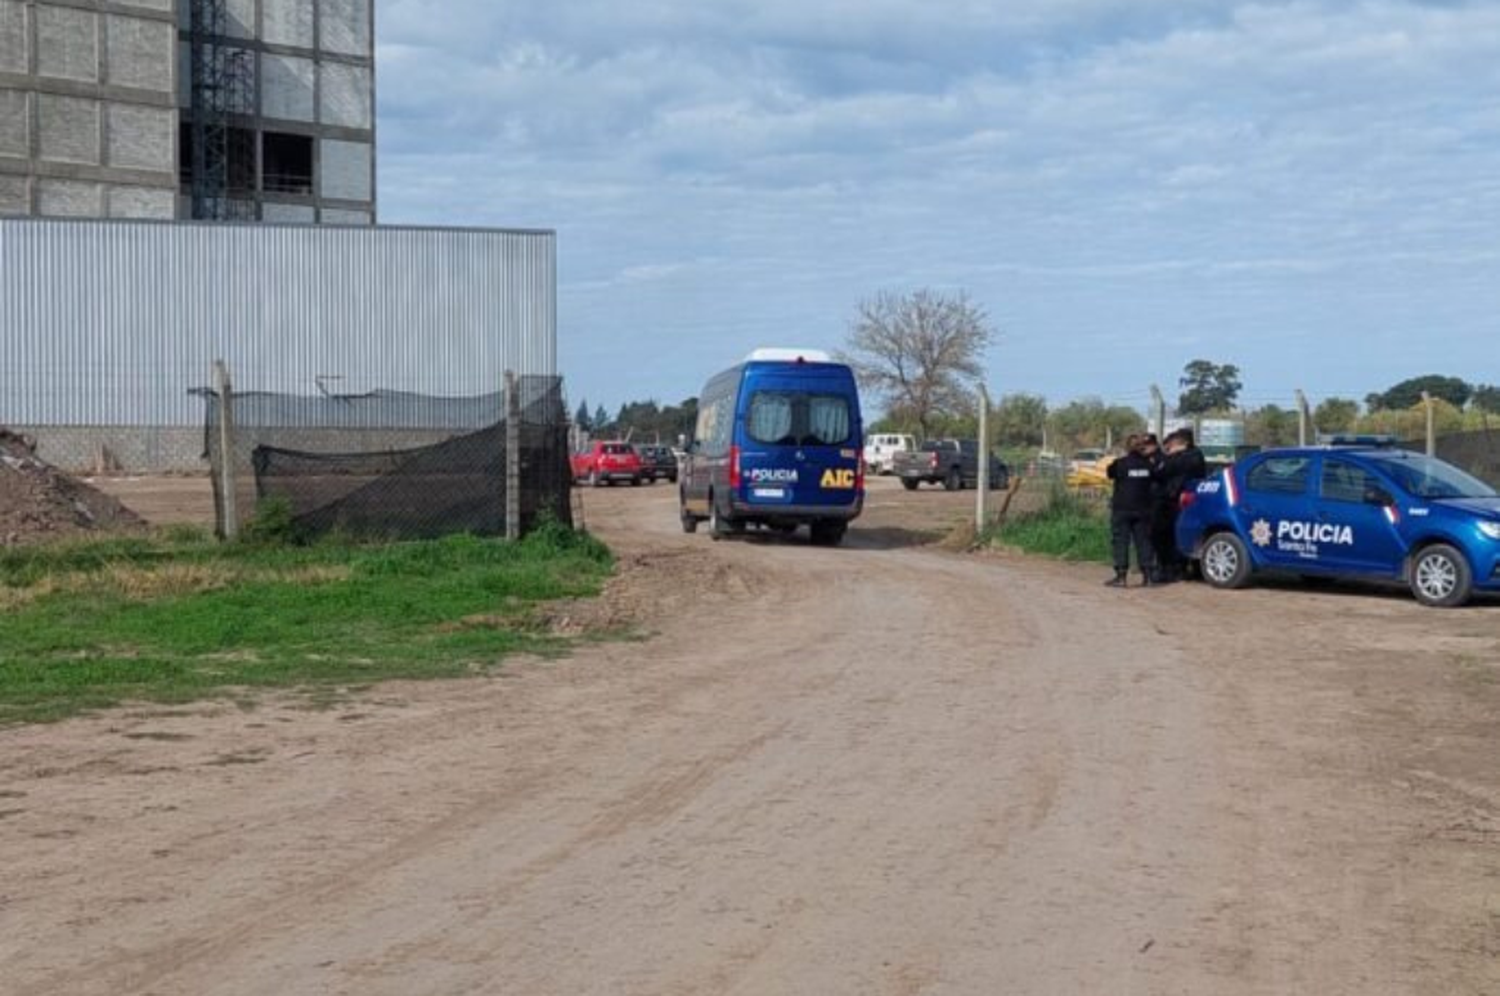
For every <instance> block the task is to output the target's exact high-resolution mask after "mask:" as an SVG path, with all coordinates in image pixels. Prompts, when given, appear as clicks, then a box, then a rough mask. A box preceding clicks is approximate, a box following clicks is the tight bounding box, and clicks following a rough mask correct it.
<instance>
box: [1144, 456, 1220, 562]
mask: <svg viewBox="0 0 1500 996" xmlns="http://www.w3.org/2000/svg"><path fill="white" fill-rule="evenodd" d="M1158 474H1159V485H1158V491H1157V503H1156V510H1155V514H1154V515H1153V516H1152V522H1151V540H1152V545H1153V546H1154V547H1155V548H1156V566H1157V571H1158V574H1157V580H1158V581H1162V582H1168V581H1181V580H1182V577H1183V573H1184V571H1185V570H1186V568H1187V561H1186V559H1184V558H1183V556H1182V553H1181V552H1180V551H1179V550H1178V549H1177V514H1178V512H1179V511H1180V506H1179V504H1178V499H1179V498H1180V497H1181V495H1182V490H1183V488H1184V487H1186V486H1187V484H1188V482H1189V481H1200V480H1202V479H1203V478H1205V477H1207V476H1208V462H1207V461H1206V460H1205V459H1204V458H1203V451H1202V450H1200V449H1198V447H1197V445H1196V444H1195V442H1194V439H1193V430H1192V429H1178V430H1177V431H1176V432H1173V433H1172V434H1171V435H1169V436H1167V439H1166V455H1165V457H1163V459H1162V463H1161V469H1160V471H1159V472H1158Z"/></svg>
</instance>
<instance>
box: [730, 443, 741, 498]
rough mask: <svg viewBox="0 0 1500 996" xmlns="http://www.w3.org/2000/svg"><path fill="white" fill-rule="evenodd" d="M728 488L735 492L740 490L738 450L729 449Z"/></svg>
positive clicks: (737, 448) (736, 448) (735, 447)
mask: <svg viewBox="0 0 1500 996" xmlns="http://www.w3.org/2000/svg"><path fill="white" fill-rule="evenodd" d="M729 487H730V488H731V489H733V490H735V491H738V490H739V489H740V448H739V447H738V446H731V447H729Z"/></svg>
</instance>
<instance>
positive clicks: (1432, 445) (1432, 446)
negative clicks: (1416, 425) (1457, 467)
mask: <svg viewBox="0 0 1500 996" xmlns="http://www.w3.org/2000/svg"><path fill="white" fill-rule="evenodd" d="M1422 407H1423V408H1424V409H1426V411H1427V455H1428V456H1437V409H1436V406H1435V405H1434V404H1433V403H1432V394H1431V393H1430V392H1428V391H1423V392H1422Z"/></svg>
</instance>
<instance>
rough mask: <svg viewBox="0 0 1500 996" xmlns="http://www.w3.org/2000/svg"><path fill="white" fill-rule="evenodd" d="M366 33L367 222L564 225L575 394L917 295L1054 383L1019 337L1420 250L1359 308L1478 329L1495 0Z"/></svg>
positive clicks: (467, 25)
mask: <svg viewBox="0 0 1500 996" xmlns="http://www.w3.org/2000/svg"><path fill="white" fill-rule="evenodd" d="M377 23H378V25H379V27H380V31H381V37H380V39H379V41H380V49H379V56H378V57H379V60H380V62H379V73H380V98H381V109H380V111H381V115H380V122H379V127H380V129H381V151H382V161H381V178H382V190H381V198H382V213H383V216H384V218H385V219H386V220H387V221H457V222H463V223H469V222H474V221H481V222H484V223H489V224H516V225H528V226H545V227H555V228H557V229H558V230H559V239H560V259H561V261H562V266H563V270H564V277H565V283H564V286H563V288H562V290H561V295H562V296H561V300H560V304H561V308H562V314H563V318H564V328H563V336H564V343H563V346H564V349H563V353H564V356H565V357H566V358H567V359H568V362H569V365H570V369H569V371H568V373H569V376H570V377H571V378H572V379H573V380H574V381H576V382H578V383H579V384H580V385H581V388H582V390H583V393H587V394H589V395H590V396H591V397H599V396H601V394H602V390H603V389H602V388H600V387H597V386H595V385H596V383H598V382H600V381H602V380H603V379H605V374H606V373H607V368H606V367H605V366H603V365H600V364H596V363H594V362H593V360H592V359H591V356H592V351H593V350H595V349H600V348H603V347H602V344H604V343H618V342H620V341H622V340H623V339H629V338H630V337H631V336H633V335H637V334H640V335H644V334H646V330H650V334H652V335H659V336H688V335H691V336H693V337H694V339H693V342H694V349H695V350H696V351H697V354H695V355H694V357H693V358H692V359H691V360H690V361H689V362H692V363H697V362H700V360H701V358H702V357H701V356H700V355H698V354H712V353H714V352H715V351H716V350H717V349H718V348H721V344H720V343H719V340H718V339H716V338H715V337H716V336H720V335H724V336H727V337H729V339H726V340H725V341H724V342H723V343H722V348H723V349H724V353H725V355H735V354H737V352H739V351H740V347H741V346H743V345H744V343H742V342H738V340H734V337H747V338H749V339H750V344H753V342H754V341H755V337H776V336H779V335H781V334H782V333H783V331H784V329H785V327H786V325H787V324H788V323H794V324H797V325H799V326H800V327H802V328H812V329H816V330H818V333H819V334H823V335H826V336H829V337H831V338H830V341H829V343H828V344H831V342H832V340H834V339H837V337H839V336H840V335H841V334H842V331H843V325H844V323H845V322H846V320H847V315H848V313H849V312H850V310H851V309H852V306H853V304H854V302H855V301H856V300H857V299H858V298H860V297H862V296H865V295H867V294H868V293H871V292H873V291H874V290H877V289H880V288H881V287H886V286H896V287H901V286H917V285H921V284H925V283H931V284H935V285H943V286H958V285H966V286H967V287H968V289H969V290H970V292H971V293H973V295H974V296H975V297H976V298H978V299H980V300H982V301H986V302H987V303H989V304H990V305H991V308H992V310H993V311H996V312H997V313H998V312H1000V311H1002V310H1003V311H1006V312H1008V313H1009V314H1010V315H1011V321H1012V323H1013V330H1012V334H1011V335H1010V336H1009V337H1008V339H1007V346H1006V354H1005V355H1006V358H1007V360H1009V361H1011V362H1016V361H1019V362H1022V363H1035V364H1037V366H1036V369H1035V370H1034V371H1033V374H1032V375H1034V376H1036V377H1044V378H1045V377H1057V376H1058V374H1057V373H1056V372H1055V371H1052V370H1050V369H1049V368H1048V367H1047V366H1046V365H1045V364H1043V363H1042V362H1041V360H1040V356H1041V354H1040V353H1038V354H1037V356H1036V357H1030V356H1028V355H1027V354H1026V344H1027V343H1028V342H1030V341H1032V340H1033V339H1035V340H1037V341H1045V342H1056V341H1057V340H1058V339H1059V337H1061V336H1066V335H1068V334H1080V335H1082V334H1083V333H1081V332H1077V330H1079V329H1083V328H1087V327H1092V326H1093V325H1095V324H1097V323H1107V322H1123V323H1125V324H1126V325H1127V328H1126V329H1125V335H1126V338H1129V339H1131V340H1132V341H1139V340H1141V339H1142V338H1149V337H1150V336H1151V334H1152V330H1156V329H1170V328H1171V327H1173V326H1174V325H1177V324H1180V323H1182V322H1184V321H1189V322H1192V323H1201V322H1204V321H1211V322H1213V323H1214V324H1216V325H1217V326H1219V327H1220V328H1222V329H1223V330H1224V331H1223V333H1221V334H1223V335H1225V336H1233V335H1238V336H1241V337H1245V336H1249V335H1251V334H1252V333H1253V332H1254V331H1255V329H1254V327H1253V326H1252V325H1250V324H1249V323H1250V321H1251V320H1254V321H1263V322H1279V323H1281V325H1282V326H1283V327H1286V326H1293V325H1295V326H1298V327H1303V326H1304V324H1305V322H1306V320H1307V318H1308V316H1309V315H1313V314H1317V315H1320V316H1321V317H1320V318H1319V319H1318V320H1319V321H1321V322H1324V323H1338V322H1341V321H1347V320H1349V319H1350V318H1351V317H1352V316H1355V315H1361V316H1362V320H1365V321H1369V320H1370V317H1369V316H1365V315H1363V312H1364V311H1366V310H1367V309H1366V308H1365V305H1364V304H1362V303H1359V302H1355V303H1354V304H1353V305H1351V306H1349V307H1345V308H1343V309H1340V308H1338V307H1335V306H1332V305H1331V304H1330V303H1329V301H1328V300H1327V299H1328V298H1335V297H1338V298H1341V297H1346V296H1355V297H1359V296H1361V295H1363V298H1362V300H1368V301H1374V300H1382V301H1385V300H1388V298H1387V295H1386V292H1387V291H1388V289H1389V287H1390V286H1391V279H1390V277H1391V274H1392V273H1400V272H1404V271H1410V270H1411V269H1413V268H1420V269H1422V270H1423V271H1424V273H1425V274H1426V275H1427V277H1428V280H1429V282H1428V284H1426V285H1423V286H1410V285H1407V286H1403V288H1402V289H1403V292H1404V293H1406V294H1407V295H1409V297H1410V303H1405V302H1403V303H1402V304H1401V305H1400V306H1399V307H1397V308H1395V309H1393V310H1390V311H1389V312H1388V313H1387V314H1386V315H1375V316H1374V317H1375V318H1376V319H1377V320H1379V321H1380V322H1382V323H1384V322H1386V321H1392V322H1399V321H1404V320H1414V318H1413V317H1411V316H1416V315H1419V314H1421V306H1422V302H1427V303H1428V304H1429V305H1430V311H1432V312H1433V313H1441V314H1442V315H1443V316H1445V319H1446V320H1448V321H1450V322H1451V323H1452V326H1451V327H1453V328H1455V329H1456V330H1460V331H1461V332H1462V335H1455V336H1453V337H1450V340H1449V341H1450V342H1452V343H1454V344H1455V349H1456V352H1455V356H1470V357H1478V356H1480V355H1481V352H1482V351H1483V350H1484V347H1483V346H1482V345H1481V344H1478V342H1477V340H1473V339H1472V337H1474V336H1476V335H1478V333H1479V331H1480V330H1488V331H1491V332H1492V331H1493V326H1492V325H1491V324H1487V323H1488V322H1490V319H1489V317H1488V316H1489V315H1492V314H1494V313H1496V307H1495V306H1496V304H1497V303H1500V302H1497V299H1496V296H1497V294H1500V290H1496V289H1495V288H1500V276H1497V268H1496V260H1495V258H1494V256H1493V255H1492V254H1490V252H1489V249H1488V247H1489V246H1490V245H1491V244H1492V242H1493V236H1492V234H1491V233H1490V232H1489V228H1490V226H1491V224H1492V219H1493V218H1494V217H1496V216H1497V212H1500V181H1497V180H1496V179H1495V178H1496V177H1497V176H1500V99H1497V97H1496V96H1495V95H1496V94H1500V7H1496V6H1495V5H1491V4H1485V3H1471V4H1464V3H1442V4H1436V3H1434V4H1421V3H1414V2H1397V0H1368V2H1350V3H1345V2H1311V0H1304V2H1291V3H1255V4H1235V3H1223V2H1209V0H1203V2H1199V3H1181V2H1169V0H1160V2H1153V3H1143V2H1140V0H1024V2H1009V3H1006V4H994V3H990V2H977V0H974V2H967V0H966V2H961V3H946V4H931V3H921V2H916V0H813V2H807V0H802V2H799V3H791V2H786V0H762V2H753V3H752V2H749V0H732V2H718V3H712V4H703V3H687V2H677V0H659V2H655V3H647V4H614V3H603V2H592V0H568V2H562V3H555V4H528V3H520V2H510V0H506V2H497V0H451V2H437V0H389V2H384V3H382V4H381V9H380V12H379V18H378V21H377ZM662 260H667V261H681V260H686V261H690V262H687V263H678V262H668V263H662V262H660V261H662ZM1361 273H1363V274H1366V275H1367V276H1365V277H1363V278H1361V277H1360V276H1359V274H1361ZM1331 275H1337V276H1336V277H1335V276H1331ZM1377 280H1379V281H1381V283H1380V284H1379V285H1377V284H1376V281H1377ZM1319 281H1322V282H1323V283H1322V284H1321V285H1319V284H1318V282H1319ZM647 288H649V293H644V292H643V291H644V290H645V289H647ZM1454 294H1456V295H1458V296H1457V299H1450V298H1444V299H1443V300H1441V301H1436V300H1434V298H1435V296H1436V295H1454ZM1106 298H1109V299H1106ZM1012 305H1014V306H1012ZM1298 309H1300V310H1298ZM1307 327H1309V328H1315V327H1321V326H1307ZM1200 328H1201V326H1200ZM723 330H728V331H723ZM1334 331H1339V334H1343V333H1342V331H1340V330H1334ZM1194 334H1197V333H1194ZM1309 334H1311V333H1309ZM1466 337H1468V338H1466ZM1328 338H1329V340H1330V341H1335V340H1337V339H1338V335H1333V334H1330V335H1329V336H1328ZM730 340H734V341H732V342H731V341H730ZM1098 341H1101V342H1102V340H1098ZM731 345H733V347H734V348H733V349H730V348H728V347H729V346H731ZM664 346H665V344H664ZM1172 348H1175V347H1171V344H1170V343H1169V344H1168V346H1167V348H1164V349H1163V351H1162V352H1161V354H1160V355H1159V356H1150V355H1149V354H1141V353H1140V352H1135V353H1133V354H1132V356H1131V357H1130V359H1131V360H1142V359H1145V360H1146V361H1148V362H1152V363H1156V364H1158V365H1164V366H1166V367H1168V368H1171V369H1175V367H1177V366H1180V364H1181V359H1180V358H1177V357H1176V356H1175V354H1173V353H1172V352H1171V349H1172ZM1465 350H1467V352H1464V351H1465ZM1483 355H1486V356H1487V355H1488V353H1487V352H1484V353H1483ZM1119 360H1120V357H1115V358H1114V359H1113V360H1111V361H1109V362H1105V363H1102V364H1101V369H1102V370H1105V371H1108V370H1110V369H1117V368H1118V363H1119ZM1397 361H1399V362H1406V361H1407V358H1402V357H1397V358H1396V359H1395V360H1393V361H1392V362H1397ZM1358 362H1360V363H1364V364H1378V363H1379V358H1378V357H1372V356H1370V355H1367V354H1366V355H1360V356H1359V357H1358ZM1476 362H1478V361H1476ZM1111 363H1113V367H1112V366H1111ZM1245 365H1246V367H1247V371H1251V372H1253V370H1254V363H1253V361H1247V362H1246V363H1245ZM690 369H691V376H692V377H696V376H697V375H698V374H699V373H701V372H702V371H701V370H696V369H695V368H682V369H676V368H673V367H672V365H671V364H665V365H662V366H657V367H653V370H654V371H655V373H654V374H653V376H659V377H663V378H666V377H672V378H678V379H681V378H684V377H688V375H689V370H690ZM1168 372H1170V370H1169V371H1168ZM1165 375H1166V374H1159V376H1165ZM1370 376H1371V377H1374V378H1376V379H1379V378H1380V377H1384V376H1386V373H1385V372H1384V371H1380V372H1375V371H1372V373H1371V375H1370ZM1491 379H1496V380H1500V371H1497V372H1496V374H1495V375H1494V376H1492V377H1491ZM1374 386H1380V385H1379V384H1375V385H1374ZM686 389H687V390H691V389H692V388H691V387H688V388H686ZM1099 389H1100V388H1099V385H1098V384H1082V385H1080V388H1079V390H1080V391H1083V390H1093V391H1098V390H1099ZM609 390H616V388H613V387H611V388H609ZM618 390H621V391H623V392H624V393H630V392H629V391H628V390H625V389H624V388H619V389H618ZM1052 390H1054V391H1055V389H1052ZM642 391H643V393H659V394H661V395H662V396H666V397H671V396H673V395H674V394H675V393H678V391H677V390H675V389H674V390H667V389H665V388H664V387H656V386H654V385H643V386H642ZM617 400H619V399H617Z"/></svg>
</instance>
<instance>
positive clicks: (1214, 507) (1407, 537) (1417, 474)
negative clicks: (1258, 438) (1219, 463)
mask: <svg viewBox="0 0 1500 996" xmlns="http://www.w3.org/2000/svg"><path fill="white" fill-rule="evenodd" d="M1180 505H1181V508H1182V511H1181V514H1180V515H1179V516H1178V519H1177V546H1178V548H1179V549H1180V550H1181V551H1182V552H1183V554H1184V555H1186V556H1188V557H1190V558H1191V559H1193V560H1195V561H1197V563H1198V565H1199V569H1200V571H1201V573H1202V575H1203V580H1205V581H1207V582H1208V583H1209V584H1210V585H1212V586H1214V587H1215V588H1239V587H1242V586H1243V585H1245V584H1247V583H1249V581H1250V580H1251V578H1252V577H1253V576H1254V575H1257V574H1261V573H1263V572H1283V573H1289V574H1292V575H1300V576H1302V577H1304V578H1309V579H1311V578H1329V577H1333V578H1348V579H1366V580H1372V581H1387V582H1402V583H1405V584H1406V585H1407V586H1409V587H1410V588H1411V592H1412V594H1413V595H1414V596H1416V599H1417V601H1419V602H1421V603H1422V604H1423V605H1434V606H1454V605H1462V604H1463V603H1465V602H1466V601H1468V600H1469V597H1470V595H1471V594H1472V593H1473V592H1474V591H1489V592H1497V591H1500V494H1497V493H1496V491H1495V489H1494V488H1492V487H1490V486H1489V485H1488V484H1486V483H1484V482H1483V481H1480V480H1478V479H1477V478H1474V477H1471V476H1470V475H1468V474H1466V473H1464V472H1463V471H1461V470H1459V469H1458V468H1457V467H1454V466H1453V465H1452V464H1448V463H1444V462H1443V461H1442V460H1438V459H1436V458H1435V457H1429V456H1424V455H1422V454H1420V453H1412V452H1409V451H1407V450H1401V449H1395V448H1393V447H1391V446H1389V445H1370V444H1363V445H1355V446H1337V445H1336V446H1330V447H1290V448H1285V449H1275V450H1267V451H1265V452H1263V453H1259V454H1256V455H1254V456H1250V457H1247V458H1245V459H1243V460H1240V461H1239V462H1237V463H1235V464H1234V465H1232V466H1229V467H1226V468H1224V469H1223V470H1221V471H1218V472H1217V473H1215V474H1213V475H1212V476H1210V477H1209V478H1208V479H1206V480H1204V481H1201V482H1199V483H1198V484H1197V485H1195V486H1191V487H1189V488H1188V489H1187V490H1186V491H1185V492H1183V495H1182V497H1181V499H1180Z"/></svg>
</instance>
